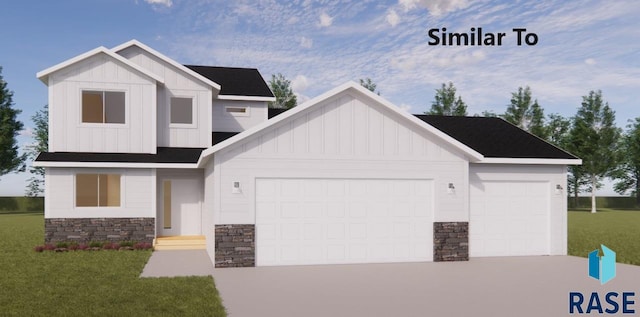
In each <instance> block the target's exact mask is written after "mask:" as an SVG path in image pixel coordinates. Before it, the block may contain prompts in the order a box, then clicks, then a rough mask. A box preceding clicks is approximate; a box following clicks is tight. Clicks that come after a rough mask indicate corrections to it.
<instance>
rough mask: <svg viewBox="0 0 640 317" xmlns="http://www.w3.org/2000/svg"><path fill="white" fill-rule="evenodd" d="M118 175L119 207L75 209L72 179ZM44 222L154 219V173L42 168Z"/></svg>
mask: <svg viewBox="0 0 640 317" xmlns="http://www.w3.org/2000/svg"><path fill="white" fill-rule="evenodd" d="M78 173H84V174H120V175H121V176H120V207H76V185H75V182H76V181H75V175H76V174H78ZM45 187H46V193H47V199H45V215H44V216H45V218H129V217H155V216H156V189H155V188H156V172H155V169H113V168H109V169H100V168H46V169H45Z"/></svg>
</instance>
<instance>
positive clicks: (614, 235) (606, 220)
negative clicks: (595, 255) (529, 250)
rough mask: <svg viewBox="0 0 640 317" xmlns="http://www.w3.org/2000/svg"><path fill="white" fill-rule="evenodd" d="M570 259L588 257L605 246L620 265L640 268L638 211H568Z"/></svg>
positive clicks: (639, 223) (639, 219)
mask: <svg viewBox="0 0 640 317" xmlns="http://www.w3.org/2000/svg"><path fill="white" fill-rule="evenodd" d="M568 218H569V219H568V222H569V227H568V230H569V231H568V233H569V241H568V251H569V254H570V255H576V256H581V257H587V256H588V254H589V252H591V251H593V250H595V249H598V248H599V247H600V244H604V245H606V246H607V247H609V248H611V249H612V250H614V251H616V260H617V262H620V263H627V264H635V265H640V211H629V210H612V209H606V210H600V209H599V210H598V212H597V213H595V214H591V213H590V212H588V211H582V210H581V211H569V217H568Z"/></svg>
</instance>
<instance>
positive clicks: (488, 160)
mask: <svg viewBox="0 0 640 317" xmlns="http://www.w3.org/2000/svg"><path fill="white" fill-rule="evenodd" d="M474 163H479V164H531V165H582V160H581V159H550V158H542V159H541V158H509V157H504V158H503V157H485V158H484V159H482V160H480V161H478V162H474Z"/></svg>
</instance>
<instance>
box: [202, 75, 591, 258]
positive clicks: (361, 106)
mask: <svg viewBox="0 0 640 317" xmlns="http://www.w3.org/2000/svg"><path fill="white" fill-rule="evenodd" d="M570 164H580V160H579V159H578V158H576V157H574V156H573V155H571V154H569V153H567V152H564V151H563V150H561V149H559V148H556V147H555V146H553V145H551V144H548V143H546V142H544V141H543V140H541V139H539V138H537V137H535V136H533V135H531V134H529V133H527V132H525V131H523V130H521V129H519V128H517V127H515V126H513V125H511V124H509V123H507V122H506V121H504V120H502V119H499V118H480V117H446V116H425V115H410V114H407V113H405V112H404V111H402V110H400V109H399V108H397V107H396V106H394V105H393V104H391V103H389V102H388V101H386V100H384V99H382V98H381V97H379V96H377V95H375V94H372V93H371V92H370V91H368V90H366V89H364V88H362V87H361V86H359V85H357V84H355V83H348V84H345V85H343V86H341V87H338V88H336V89H334V90H332V91H329V92H328V93H326V94H324V95H322V96H319V97H317V98H315V99H312V100H310V101H308V102H306V103H305V104H303V105H300V106H298V107H296V108H294V109H292V110H289V111H286V112H285V113H282V114H280V115H278V116H277V117H274V118H272V119H270V120H268V121H267V122H265V123H264V124H261V125H258V126H256V127H254V128H252V129H250V130H247V131H244V132H242V133H239V134H237V135H235V136H233V137H231V138H229V139H227V140H224V141H222V142H220V143H218V144H216V145H215V146H213V147H212V148H210V149H207V150H205V151H204V152H203V156H202V158H201V160H200V162H199V165H200V167H202V168H205V169H206V172H205V188H214V190H212V191H211V192H210V194H207V193H205V205H207V206H210V208H211V209H212V210H213V217H212V222H211V223H210V225H211V226H212V227H213V228H214V229H215V240H214V241H213V242H210V241H209V240H208V241H207V242H208V243H209V244H210V246H209V247H210V249H209V250H210V256H211V257H212V260H213V261H214V262H215V265H216V267H230V266H256V265H258V266H273V265H312V264H348V263H385V262H423V261H460V260H467V259H468V258H469V256H471V257H476V256H520V255H555V254H566V210H567V208H566V207H567V206H566V198H565V197H566V191H565V190H564V189H565V188H566V171H567V168H566V166H567V165H570Z"/></svg>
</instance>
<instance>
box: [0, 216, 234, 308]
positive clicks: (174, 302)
mask: <svg viewBox="0 0 640 317" xmlns="http://www.w3.org/2000/svg"><path fill="white" fill-rule="evenodd" d="M43 222H44V220H43V215H42V214H41V213H40V214H19V213H16V214H0V272H1V273H0V315H2V316H226V313H225V310H224V307H223V306H222V303H221V299H220V297H219V296H218V292H217V290H216V288H215V285H214V283H213V279H212V278H211V277H182V278H142V279H141V278H139V277H138V276H139V275H140V272H142V268H143V267H144V265H145V263H146V262H147V260H148V259H149V256H150V255H151V251H72V252H64V253H56V252H43V253H36V252H34V251H33V247H34V246H36V245H41V244H42V240H43V236H44V233H43V231H44V229H43Z"/></svg>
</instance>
